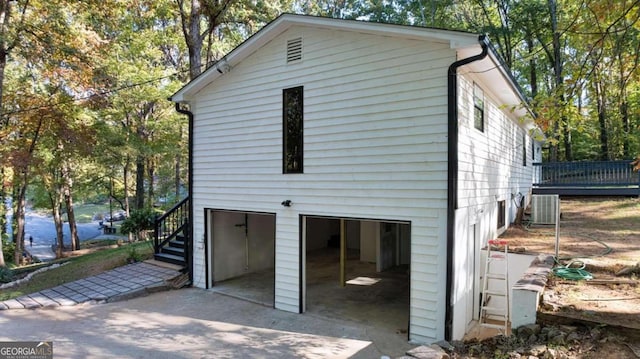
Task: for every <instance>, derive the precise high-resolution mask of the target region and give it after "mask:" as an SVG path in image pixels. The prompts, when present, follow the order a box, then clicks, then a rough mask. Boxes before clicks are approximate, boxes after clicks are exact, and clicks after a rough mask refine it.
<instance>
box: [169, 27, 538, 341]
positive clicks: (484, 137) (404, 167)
mask: <svg viewBox="0 0 640 359" xmlns="http://www.w3.org/2000/svg"><path fill="white" fill-rule="evenodd" d="M508 71H509V70H508V69H506V68H505V66H504V64H503V63H502V62H501V61H500V60H499V58H498V56H497V54H496V52H495V51H494V50H493V48H492V47H491V45H490V44H489V42H488V39H487V38H486V37H484V36H478V35H474V34H470V33H466V32H458V31H446V30H440V29H430V28H422V27H412V26H400V25H388V24H381V23H370V22H362V21H351V20H338V19H329V18H320V17H311V16H302V15H291V14H285V15H282V16H280V17H278V18H277V19H275V20H274V21H272V22H271V23H269V24H268V25H266V26H265V27H264V28H263V29H262V30H260V31H259V32H257V33H256V34H255V35H253V36H251V37H250V38H249V39H247V40H246V41H245V42H244V43H242V44H241V45H240V46H238V47H237V48H235V49H234V50H233V51H231V52H230V53H229V54H227V55H226V56H225V57H224V58H223V59H221V60H220V61H219V62H218V63H216V64H215V65H214V66H212V67H211V68H209V69H208V70H207V71H205V72H204V73H202V74H201V75H200V76H199V77H197V78H196V79H194V80H193V81H191V82H190V83H189V84H187V85H186V86H184V87H183V88H182V89H181V90H180V91H178V92H177V93H176V94H174V95H173V96H172V98H171V100H172V101H174V102H176V103H178V104H179V107H180V106H182V107H181V108H188V111H185V110H182V112H187V113H189V114H190V116H191V118H192V120H191V121H192V133H191V136H192V137H191V146H192V147H191V151H192V158H191V161H192V164H191V167H192V168H191V176H192V186H191V187H192V188H191V189H190V195H191V205H192V213H193V221H192V233H193V267H192V271H193V273H192V274H193V284H194V285H195V286H197V287H201V288H211V287H212V286H215V285H216V283H217V282H220V281H224V280H226V279H228V278H234V277H237V276H240V275H243V274H246V273H252V272H259V271H265V270H266V271H269V270H271V271H272V273H273V278H274V298H273V305H274V307H275V308H278V309H281V310H285V311H291V312H296V313H303V312H305V310H306V309H307V305H308V303H309V302H310V300H311V299H312V298H311V297H310V295H309V293H308V289H309V286H308V284H307V278H308V275H309V273H307V269H308V266H309V265H310V264H309V258H308V256H310V255H311V254H310V253H312V250H315V249H322V248H325V247H333V246H337V247H338V248H339V249H336V250H339V252H340V261H339V264H331V266H332V268H334V267H333V266H334V265H335V266H336V267H335V268H336V270H337V268H338V267H339V268H341V269H342V272H340V273H341V274H340V283H341V285H344V283H345V281H346V280H348V279H349V278H348V277H347V274H345V270H344V268H345V264H344V263H345V261H346V258H345V256H346V251H347V250H353V251H355V253H357V254H358V255H359V260H360V261H361V262H370V263H374V264H375V268H376V270H377V271H378V272H384V271H385V270H386V269H388V268H391V267H394V266H404V268H406V269H407V272H408V287H409V288H410V289H409V291H408V293H409V294H408V299H407V302H408V308H407V313H408V323H407V325H408V330H409V339H410V340H411V341H414V342H418V343H430V342H434V341H437V340H441V339H445V338H446V339H460V338H461V337H462V336H463V335H464V334H465V332H466V331H467V330H468V328H469V326H470V325H471V324H472V323H473V322H474V320H477V316H478V311H479V308H478V305H479V289H480V286H479V285H478V283H479V273H478V272H479V267H480V263H479V262H480V254H479V253H480V249H481V247H483V246H484V245H485V244H486V241H487V240H488V239H490V238H494V237H496V236H497V235H499V234H500V233H502V232H503V231H504V230H505V229H506V228H507V226H509V224H510V223H511V222H512V220H513V219H514V216H515V213H516V209H517V208H516V203H517V201H516V199H517V198H518V197H519V196H521V195H524V196H525V198H526V199H527V201H528V197H529V191H530V189H531V183H532V178H533V174H532V173H533V166H532V162H536V161H540V159H541V157H540V156H541V155H540V147H539V143H537V142H536V141H535V139H534V137H535V136H534V135H535V134H536V131H537V130H536V127H535V125H534V123H533V118H532V116H531V114H530V112H529V110H528V109H527V107H526V105H525V101H524V99H523V96H522V95H521V93H520V92H519V90H518V87H517V86H516V84H515V82H514V80H513V78H512V77H511V76H510V74H509V72H508ZM184 105H188V107H185V106H184ZM336 263H338V262H336Z"/></svg>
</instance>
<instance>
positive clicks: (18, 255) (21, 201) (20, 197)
mask: <svg viewBox="0 0 640 359" xmlns="http://www.w3.org/2000/svg"><path fill="white" fill-rule="evenodd" d="M26 172H27V170H26V169H23V170H22V172H21V173H20V180H19V183H20V184H19V185H18V193H17V196H16V197H15V198H14V200H15V201H16V211H15V213H14V215H15V220H16V223H17V226H16V231H15V232H14V234H13V238H14V243H15V245H16V249H15V251H14V263H15V264H16V266H20V265H21V264H22V251H23V245H24V223H25V222H24V214H25V213H24V212H25V209H26V194H27V173H26Z"/></svg>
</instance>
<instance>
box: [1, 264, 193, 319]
mask: <svg viewBox="0 0 640 359" xmlns="http://www.w3.org/2000/svg"><path fill="white" fill-rule="evenodd" d="M180 274H181V273H180V272H179V271H178V269H177V268H176V267H172V266H170V265H164V264H163V263H157V262H155V261H147V262H141V263H134V264H129V265H126V266H123V267H119V268H116V269H113V270H110V271H107V272H104V273H101V274H99V275H96V276H93V277H88V278H85V279H80V280H77V281H74V282H70V283H66V284H62V285H59V286H57V287H54V288H51V289H46V290H43V291H40V292H37V293H33V294H28V295H24V296H22V297H18V298H16V299H10V300H5V301H3V302H0V310H6V309H35V308H42V307H58V306H71V305H76V304H79V303H87V302H92V303H105V302H114V301H117V300H123V299H129V298H133V297H137V296H141V295H145V294H148V293H152V292H155V291H158V290H162V289H165V288H167V281H168V280H171V279H173V278H176V277H177V276H179V275H180Z"/></svg>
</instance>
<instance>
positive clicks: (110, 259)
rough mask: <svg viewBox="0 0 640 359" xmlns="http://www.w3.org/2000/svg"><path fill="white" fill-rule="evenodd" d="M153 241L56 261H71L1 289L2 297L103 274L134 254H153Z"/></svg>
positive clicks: (10, 296)
mask: <svg viewBox="0 0 640 359" xmlns="http://www.w3.org/2000/svg"><path fill="white" fill-rule="evenodd" d="M151 243H152V242H136V243H130V244H126V245H123V246H121V247H118V248H112V249H105V250H101V251H98V252H94V253H90V254H86V255H82V256H78V257H72V258H67V259H62V260H60V261H56V262H69V263H67V264H66V265H64V266H61V267H58V268H55V269H51V270H48V271H45V272H42V273H39V274H37V275H35V276H34V277H33V278H31V280H30V281H29V282H27V283H25V284H22V285H20V286H18V287H13V288H7V289H3V290H0V300H7V299H13V298H17V297H19V296H22V295H25V294H31V293H35V292H38V291H41V290H44V289H48V288H53V287H56V286H58V285H61V284H64V283H69V282H73V281H75V280H78V279H82V278H86V277H90V276H93V275H97V274H100V273H102V272H104V271H107V270H110V269H113V268H116V267H120V266H122V265H125V264H127V263H128V259H129V258H130V257H131V256H132V255H135V257H136V259H138V260H143V259H148V258H151V256H152V255H153V246H152V244H151Z"/></svg>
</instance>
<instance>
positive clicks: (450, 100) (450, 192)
mask: <svg viewBox="0 0 640 359" xmlns="http://www.w3.org/2000/svg"><path fill="white" fill-rule="evenodd" d="M478 42H479V43H480V46H481V47H482V52H481V53H480V54H478V55H474V56H471V57H467V58H465V59H461V60H458V61H456V62H454V63H452V64H451V65H450V66H449V70H448V72H447V115H448V118H447V120H448V129H447V133H448V140H449V141H448V145H447V282H446V299H445V303H446V309H445V314H444V328H445V331H444V336H445V340H451V337H452V336H453V303H452V294H453V291H454V287H453V284H454V278H453V276H454V274H455V273H454V270H453V256H454V253H453V251H454V245H455V240H456V236H455V230H456V229H455V224H456V218H455V214H456V209H458V79H457V71H458V68H459V67H461V66H464V65H467V64H469V63H472V62H474V61H479V60H482V59H484V58H485V57H487V55H488V54H489V46H490V45H489V39H488V37H487V36H486V35H480V36H479V37H478Z"/></svg>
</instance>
